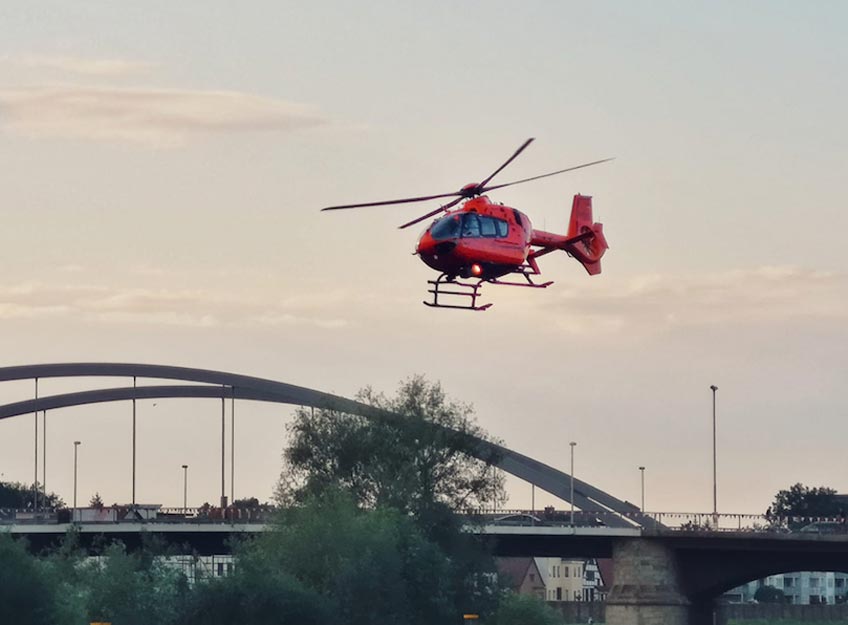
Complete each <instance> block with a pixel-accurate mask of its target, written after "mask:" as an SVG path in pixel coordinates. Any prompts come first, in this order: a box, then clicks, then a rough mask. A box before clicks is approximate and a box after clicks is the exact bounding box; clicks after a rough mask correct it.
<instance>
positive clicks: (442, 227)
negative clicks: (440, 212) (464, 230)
mask: <svg viewBox="0 0 848 625" xmlns="http://www.w3.org/2000/svg"><path fill="white" fill-rule="evenodd" d="M430 236H432V237H433V240H434V241H444V240H445V239H455V238H457V237H458V236H459V215H448V216H447V217H442V218H441V219H439V220H437V221H436V223H434V224H433V226H432V227H431V228H430Z"/></svg>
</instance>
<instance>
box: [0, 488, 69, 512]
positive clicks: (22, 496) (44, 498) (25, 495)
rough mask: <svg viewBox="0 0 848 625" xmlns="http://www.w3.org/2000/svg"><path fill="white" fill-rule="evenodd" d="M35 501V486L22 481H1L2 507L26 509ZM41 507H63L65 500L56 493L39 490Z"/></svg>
mask: <svg viewBox="0 0 848 625" xmlns="http://www.w3.org/2000/svg"><path fill="white" fill-rule="evenodd" d="M34 502H35V488H34V487H33V486H27V485H26V484H21V483H20V482H0V508H9V509H12V510H25V509H27V508H32V507H33V503H34ZM38 506H39V508H49V509H56V508H63V507H64V506H65V502H63V501H62V499H61V498H60V497H59V496H58V495H57V494H56V493H44V492H43V491H42V490H41V489H40V487H39V492H38Z"/></svg>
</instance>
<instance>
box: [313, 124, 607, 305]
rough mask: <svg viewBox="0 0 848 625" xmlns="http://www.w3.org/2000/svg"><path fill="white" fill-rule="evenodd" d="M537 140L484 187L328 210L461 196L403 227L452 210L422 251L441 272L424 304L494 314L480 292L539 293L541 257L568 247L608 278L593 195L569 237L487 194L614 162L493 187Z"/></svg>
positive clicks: (577, 199)
mask: <svg viewBox="0 0 848 625" xmlns="http://www.w3.org/2000/svg"><path fill="white" fill-rule="evenodd" d="M533 141H534V139H532V138H531V139H527V141H525V142H524V143H523V144H522V145H521V147H520V148H518V150H516V151H515V153H514V154H513V155H512V156H511V157H509V158H508V159H507V161H506V162H505V163H504V164H503V165H501V166H500V167H498V168H497V169H496V170H495V171H494V172H493V173H492V174H491V175H490V176H488V177H487V178H486V179H485V180H483V182H472V183H470V184H467V185H465V186H464V187H462V189H460V190H459V191H454V192H452V193H440V194H437V195H427V196H421V197H411V198H404V199H400V200H385V201H381V202H365V203H362V204H345V205H342V206H328V207H326V208H322V209H321V210H323V211H329V210H341V209H348V208H360V207H364V206H386V205H390V204H409V203H412V202H426V201H428V200H435V199H439V198H448V197H454V198H455V199H453V200H451V201H450V202H448V203H447V204H444V205H442V206H440V207H439V208H437V209H436V210H433V211H430V212H429V213H427V214H426V215H422V216H421V217H418V218H416V219H413V220H412V221H409V222H407V223H405V224H403V225H402V226H400V228H407V227H409V226H412V225H414V224H417V223H418V222H421V221H424V220H425V219H427V218H429V217H432V216H434V215H437V214H439V213H441V212H445V213H446V214H445V215H443V216H442V217H440V218H438V219H436V220H435V221H434V222H433V223H432V224H431V225H430V227H429V228H427V230H426V231H425V232H424V234H422V235H421V237H420V238H419V240H418V245H417V247H416V250H415V253H416V254H417V255H418V256H420V257H421V260H422V261H424V263H425V264H427V265H428V266H430V267H432V268H433V269H435V270H437V271H440V272H441V275H440V276H439V277H438V278H437V279H436V280H428V284H430V285H431V287H432V288H430V289H429V291H428V292H429V293H431V294H432V295H433V301H431V302H427V301H425V302H424V303H425V304H426V305H427V306H433V307H436V308H459V309H466V310H486V309H488V308H489V307H491V306H492V304H483V305H478V303H477V299H478V297H480V288H481V287H482V285H483V283H485V282H488V283H491V284H503V285H509V286H523V287H534V288H539V289H543V288H546V287H548V286H550V285H551V284H553V282H552V281H551V282H541V283H537V282H533V279H532V276H537V275H540V273H541V272H540V271H539V265H538V263H537V262H536V259H538V258H539V257H540V256H544V255H545V254H548V253H550V252H553V251H555V250H562V251H564V252H566V253H567V254H568V255H569V256H573V257H574V258H576V259H577V261H578V262H579V263H580V264H582V265H583V267H585V268H586V271H587V272H589V275H596V274H599V273H601V257H602V256H603V255H604V252H605V251H606V250H607V247H608V246H607V241H606V239H605V238H604V230H603V224H599V223H593V222H592V198H591V197H589V196H586V195H579V194H578V195H575V196H574V201H573V203H572V205H571V220H570V221H569V224H568V232H567V233H566V234H564V235H562V234H554V233H551V232H545V231H543V230H534V229H533V226H532V225H531V223H530V219H529V218H528V217H527V215H525V214H524V213H522V212H521V211H519V210H516V209H514V208H511V207H509V206H504V205H503V204H499V203H494V202H492V201H490V200H489V198H488V197H487V196H486V195H484V194H485V193H487V192H488V191H493V190H495V189H502V188H504V187H509V186H512V185H516V184H522V183H524V182H530V181H532V180H539V179H540V178H547V177H548V176H555V175H557V174H563V173H565V172H568V171H574V170H575V169H582V168H583V167H589V166H591V165H598V164H600V163H606V162H607V161H611V160H613V159H610V158H607V159H603V160H600V161H593V162H591V163H584V164H582V165H577V166H576V167H569V168H567V169H560V170H559V171H554V172H551V173H548V174H542V175H541V176H533V177H532V178H524V179H523V180H515V181H513V182H507V183H504V184H496V185H491V186H487V185H488V184H489V182H491V180H492V178H494V177H495V176H496V175H497V174H499V173H500V172H501V171H502V170H503V169H504V168H505V167H506V166H507V165H509V164H510V163H511V162H512V161H513V160H515V158H516V157H517V156H518V155H519V154H521V153H522V152H523V151H524V149H525V148H526V147H527V146H528V145H530V144H531V143H532V142H533ZM463 201H464V203H463V204H462V205H461V206H459V208H457V209H455V210H450V209H451V208H453V207H454V206H456V205H457V204H459V203H460V202H463ZM509 274H518V275H520V276H523V277H524V279H525V282H508V281H503V280H501V279H500V278H502V277H504V276H507V275H509ZM439 296H442V297H443V298H445V297H451V298H453V299H451V300H450V301H453V302H456V301H461V302H464V303H463V304H444V303H442V302H440V301H439ZM456 298H459V299H456ZM463 298H468V299H463Z"/></svg>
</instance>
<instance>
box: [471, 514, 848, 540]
mask: <svg viewBox="0 0 848 625" xmlns="http://www.w3.org/2000/svg"><path fill="white" fill-rule="evenodd" d="M467 513H468V516H469V517H471V518H474V519H477V520H479V521H481V522H484V523H486V524H491V525H519V526H534V525H539V526H553V527H569V526H571V525H572V523H573V525H574V526H576V527H604V526H608V525H611V524H612V523H611V521H612V520H613V519H616V520H621V519H624V520H626V521H628V522H630V523H632V524H633V526H634V527H635V526H639V525H642V526H645V525H646V524H645V519H650V520H651V521H653V522H655V523H656V527H657V528H658V529H661V530H668V531H680V532H758V533H792V532H802V533H818V534H837V533H846V534H848V523H846V518H845V517H844V516H837V517H819V516H815V517H814V516H808V517H801V516H786V517H784V516H776V515H763V514H729V513H721V514H713V513H711V512H641V511H634V512H632V513H618V512H582V511H578V510H575V512H574V516H573V521H572V515H571V511H570V510H553V509H550V508H548V509H545V510H520V509H503V510H492V509H488V510H470V511H468V512H467Z"/></svg>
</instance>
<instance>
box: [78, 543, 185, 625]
mask: <svg viewBox="0 0 848 625" xmlns="http://www.w3.org/2000/svg"><path fill="white" fill-rule="evenodd" d="M84 569H85V570H84V571H83V574H82V575H81V578H80V579H81V580H82V581H84V583H85V586H86V587H87V598H86V602H85V610H86V616H87V618H88V620H89V621H93V622H111V623H120V624H121V625H147V624H148V623H157V625H168V624H170V623H176V622H177V617H178V615H179V613H180V611H181V607H182V603H183V602H184V600H185V594H186V592H187V590H188V585H187V583H186V580H185V576H184V575H183V574H182V573H181V572H180V571H178V570H176V569H174V568H172V567H170V566H168V565H167V564H166V563H165V562H163V561H162V559H161V558H158V557H156V554H155V553H153V552H152V551H150V550H147V549H141V550H139V551H136V552H134V553H131V554H130V553H127V552H126V551H125V549H124V547H123V546H122V545H118V544H116V545H111V546H109V547H107V549H106V553H105V555H104V556H103V557H101V558H99V559H97V560H90V561H88V562H86V564H85V567H84Z"/></svg>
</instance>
